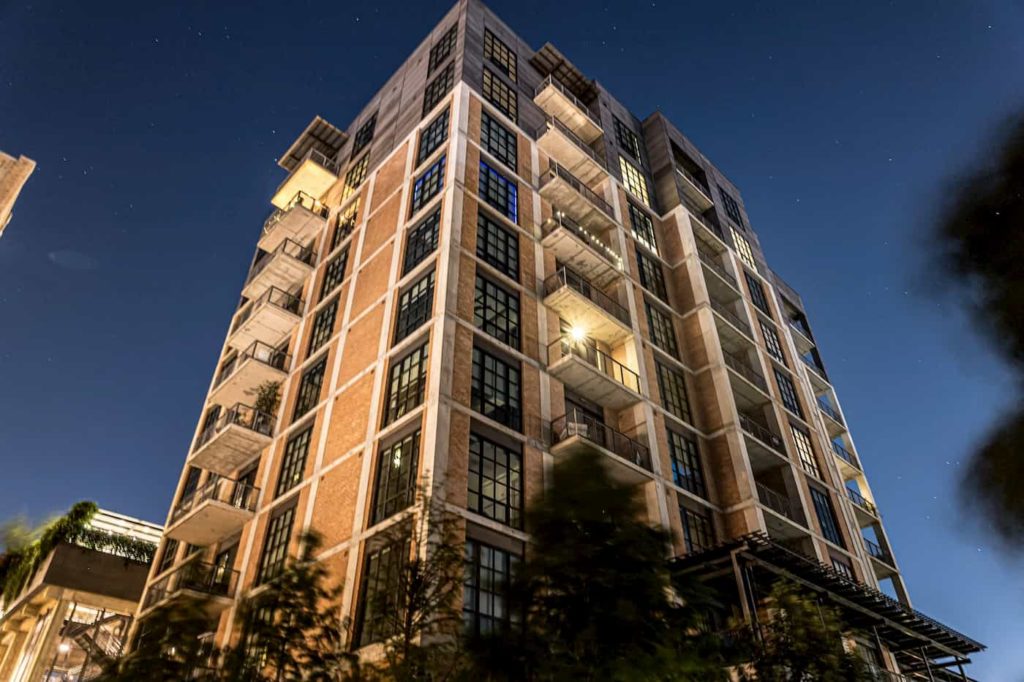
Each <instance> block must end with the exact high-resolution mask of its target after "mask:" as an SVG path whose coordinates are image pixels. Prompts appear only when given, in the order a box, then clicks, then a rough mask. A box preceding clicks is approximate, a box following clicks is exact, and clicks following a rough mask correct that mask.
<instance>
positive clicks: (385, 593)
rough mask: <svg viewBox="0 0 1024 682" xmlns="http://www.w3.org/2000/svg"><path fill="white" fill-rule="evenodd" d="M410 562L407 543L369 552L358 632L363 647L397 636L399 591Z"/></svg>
mask: <svg viewBox="0 0 1024 682" xmlns="http://www.w3.org/2000/svg"><path fill="white" fill-rule="evenodd" d="M408 559H409V545H408V543H406V542H392V543H391V544H388V545H384V546H383V547H378V548H376V549H374V550H372V551H369V550H368V551H367V553H366V561H365V562H364V563H363V586H362V589H361V590H360V600H359V617H358V619H357V621H356V622H357V624H358V626H357V632H358V641H359V646H366V645H367V644H372V643H373V642H379V641H380V640H382V639H386V638H388V637H390V636H391V635H393V634H394V630H395V624H396V623H397V622H398V621H397V610H398V608H399V606H398V596H397V595H398V591H399V589H401V580H402V570H403V569H404V566H405V562H406V561H408Z"/></svg>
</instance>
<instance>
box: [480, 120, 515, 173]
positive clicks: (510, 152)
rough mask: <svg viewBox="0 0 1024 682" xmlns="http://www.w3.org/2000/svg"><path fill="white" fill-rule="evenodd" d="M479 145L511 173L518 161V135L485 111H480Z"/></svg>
mask: <svg viewBox="0 0 1024 682" xmlns="http://www.w3.org/2000/svg"><path fill="white" fill-rule="evenodd" d="M480 146H481V147H483V149H484V150H485V151H486V152H487V153H488V154H490V155H491V156H493V157H494V158H496V159H497V160H498V161H500V162H501V163H503V164H505V166H507V167H508V168H509V169H511V170H512V172H513V173H515V172H516V170H517V169H518V167H519V166H518V163H519V136H518V135H516V133H515V132H514V131H511V130H509V129H508V128H506V127H505V126H503V125H502V124H501V123H499V122H498V120H497V119H496V118H494V117H493V116H491V115H490V114H489V113H487V112H486V111H482V112H481V113H480Z"/></svg>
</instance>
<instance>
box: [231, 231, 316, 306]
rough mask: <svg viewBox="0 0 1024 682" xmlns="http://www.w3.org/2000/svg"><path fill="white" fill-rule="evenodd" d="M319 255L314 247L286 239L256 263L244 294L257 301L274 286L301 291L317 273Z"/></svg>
mask: <svg viewBox="0 0 1024 682" xmlns="http://www.w3.org/2000/svg"><path fill="white" fill-rule="evenodd" d="M314 261H315V254H314V253H313V247H312V244H310V245H309V246H303V245H301V244H299V243H298V242H293V241H292V240H290V239H285V240H284V241H282V242H281V244H280V245H279V246H278V247H277V249H276V250H274V251H272V252H270V253H263V254H261V256H260V258H259V260H257V261H256V262H255V263H253V266H252V269H251V270H250V271H249V277H248V279H246V282H245V286H244V287H243V288H242V295H243V296H245V297H246V298H248V299H257V298H259V297H260V296H262V295H263V294H265V293H266V292H267V290H268V289H270V288H271V287H275V288H277V289H281V290H282V291H298V290H299V289H300V288H301V287H302V286H303V284H305V282H306V278H307V277H309V273H311V272H313V263H314Z"/></svg>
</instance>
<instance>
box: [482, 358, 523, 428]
mask: <svg viewBox="0 0 1024 682" xmlns="http://www.w3.org/2000/svg"><path fill="white" fill-rule="evenodd" d="M519 400H520V375H519V368H518V367H516V366H514V365H511V364H509V363H507V362H505V361H504V360H501V359H500V358H497V357H495V356H494V355H491V354H490V353H488V352H487V351H485V350H482V349H481V348H478V347H475V348H473V387H472V407H473V409H474V410H475V411H477V412H479V413H480V414H482V415H484V416H485V417H490V418H491V419H493V420H494V421H496V422H498V423H500V424H504V425H505V426H507V427H509V428H511V429H515V430H517V431H518V430H519V429H520V428H521V425H522V424H521V422H522V415H521V412H520V405H519Z"/></svg>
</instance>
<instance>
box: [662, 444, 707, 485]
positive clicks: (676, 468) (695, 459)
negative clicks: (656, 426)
mask: <svg viewBox="0 0 1024 682" xmlns="http://www.w3.org/2000/svg"><path fill="white" fill-rule="evenodd" d="M668 449H669V455H670V456H671V458H672V481H673V482H674V483H675V484H676V485H677V486H679V487H680V488H683V489H684V490H689V491H690V492H691V493H693V494H694V495H700V496H701V497H707V496H708V492H707V488H706V487H705V486H704V473H703V472H702V471H701V468H700V455H699V453H698V451H697V441H696V440H694V439H693V438H691V437H689V436H683V435H680V434H678V433H676V432H675V431H669V432H668Z"/></svg>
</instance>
